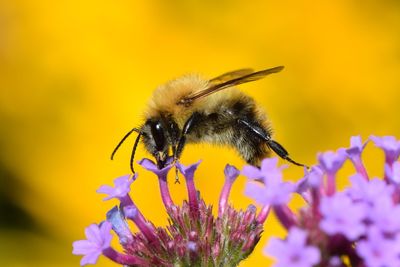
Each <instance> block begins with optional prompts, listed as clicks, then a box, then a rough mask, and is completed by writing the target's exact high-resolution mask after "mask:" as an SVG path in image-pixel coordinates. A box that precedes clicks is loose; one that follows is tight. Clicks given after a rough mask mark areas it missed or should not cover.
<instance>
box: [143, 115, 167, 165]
mask: <svg viewBox="0 0 400 267" xmlns="http://www.w3.org/2000/svg"><path fill="white" fill-rule="evenodd" d="M142 131H143V142H144V145H145V147H146V149H147V150H148V151H149V152H150V153H151V154H152V155H153V157H154V158H155V159H156V161H157V165H158V168H163V167H164V166H165V163H166V161H167V159H168V149H169V145H168V138H167V129H166V128H165V123H163V121H162V120H161V119H154V118H153V119H148V120H147V121H146V122H145V124H144V125H143V127H142Z"/></svg>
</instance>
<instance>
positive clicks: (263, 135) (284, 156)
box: [238, 119, 308, 168]
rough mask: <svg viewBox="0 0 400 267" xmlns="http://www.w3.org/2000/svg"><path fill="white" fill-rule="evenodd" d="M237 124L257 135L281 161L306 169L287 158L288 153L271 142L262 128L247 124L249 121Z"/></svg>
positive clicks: (277, 144)
mask: <svg viewBox="0 0 400 267" xmlns="http://www.w3.org/2000/svg"><path fill="white" fill-rule="evenodd" d="M238 122H239V124H241V125H243V126H245V127H246V128H247V129H248V130H250V131H251V132H252V133H254V134H255V135H257V136H258V137H259V138H261V139H263V140H264V141H265V142H266V143H267V145H268V147H269V148H270V149H271V150H273V151H274V152H275V153H276V154H277V155H278V156H279V157H281V158H282V159H284V160H287V161H289V162H290V163H293V164H295V165H297V166H302V167H307V166H306V165H304V164H301V163H298V162H296V161H294V160H292V159H291V158H290V157H289V153H288V152H287V150H286V149H285V148H284V147H283V146H282V145H281V144H279V143H278V142H276V141H274V140H272V138H271V136H270V135H269V134H267V133H266V132H265V130H264V129H263V128H262V127H260V126H258V125H255V124H254V123H252V122H249V121H247V120H244V119H238ZM307 168H308V167H307Z"/></svg>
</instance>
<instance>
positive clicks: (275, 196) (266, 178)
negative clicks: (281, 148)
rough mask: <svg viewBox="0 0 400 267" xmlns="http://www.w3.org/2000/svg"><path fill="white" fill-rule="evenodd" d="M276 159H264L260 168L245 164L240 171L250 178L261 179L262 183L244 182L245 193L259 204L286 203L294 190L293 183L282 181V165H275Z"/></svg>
mask: <svg viewBox="0 0 400 267" xmlns="http://www.w3.org/2000/svg"><path fill="white" fill-rule="evenodd" d="M277 163H278V159H277V158H272V159H264V160H263V161H262V165H261V170H258V169H257V168H255V167H252V166H245V167H244V168H243V171H242V173H243V174H244V175H246V176H247V177H248V178H251V179H260V178H261V179H262V181H263V182H264V184H261V183H259V182H253V181H249V182H248V183H247V184H246V189H245V195H247V196H248V197H251V198H253V199H254V200H255V201H256V202H257V203H259V204H261V205H282V204H286V203H287V202H288V201H289V200H290V197H291V194H292V192H294V191H295V189H296V186H295V185H294V184H293V183H289V182H283V181H282V167H280V168H279V167H277Z"/></svg>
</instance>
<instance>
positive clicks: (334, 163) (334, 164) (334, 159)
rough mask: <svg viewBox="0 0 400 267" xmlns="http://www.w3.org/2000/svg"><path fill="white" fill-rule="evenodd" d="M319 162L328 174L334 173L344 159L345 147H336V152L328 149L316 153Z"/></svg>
mask: <svg viewBox="0 0 400 267" xmlns="http://www.w3.org/2000/svg"><path fill="white" fill-rule="evenodd" d="M318 161H319V164H320V166H321V168H322V170H323V171H324V172H326V173H327V174H328V175H335V174H336V172H337V171H338V170H339V169H340V168H341V167H342V165H343V163H344V162H345V161H346V152H345V149H343V148H341V149H338V150H337V152H333V151H328V152H325V153H320V154H319V155H318Z"/></svg>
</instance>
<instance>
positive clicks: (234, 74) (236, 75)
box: [208, 69, 254, 85]
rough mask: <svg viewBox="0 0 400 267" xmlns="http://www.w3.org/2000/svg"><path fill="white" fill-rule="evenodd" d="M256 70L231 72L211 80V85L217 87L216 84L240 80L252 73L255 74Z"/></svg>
mask: <svg viewBox="0 0 400 267" xmlns="http://www.w3.org/2000/svg"><path fill="white" fill-rule="evenodd" d="M253 72H254V70H253V69H239V70H234V71H230V72H227V73H224V74H222V75H220V76H218V77H215V78H213V79H211V80H209V81H208V82H209V84H210V85H211V84H212V85H216V84H221V83H224V82H227V81H230V80H233V79H236V78H240V77H243V76H246V75H249V74H251V73H253Z"/></svg>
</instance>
